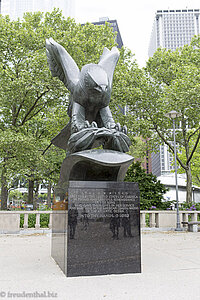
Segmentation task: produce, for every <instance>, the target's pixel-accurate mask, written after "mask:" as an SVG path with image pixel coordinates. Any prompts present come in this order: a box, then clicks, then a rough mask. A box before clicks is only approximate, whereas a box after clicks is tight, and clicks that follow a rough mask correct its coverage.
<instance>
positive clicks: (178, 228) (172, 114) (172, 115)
mask: <svg viewBox="0 0 200 300" xmlns="http://www.w3.org/2000/svg"><path fill="white" fill-rule="evenodd" d="M165 116H166V117H168V118H170V119H172V120H173V136H174V164H175V184H176V231H181V230H182V229H181V224H180V215H179V201H178V177H177V162H176V136H175V119H176V118H177V117H180V116H181V113H179V112H177V111H175V110H172V111H170V112H169V113H167V114H166V115H165Z"/></svg>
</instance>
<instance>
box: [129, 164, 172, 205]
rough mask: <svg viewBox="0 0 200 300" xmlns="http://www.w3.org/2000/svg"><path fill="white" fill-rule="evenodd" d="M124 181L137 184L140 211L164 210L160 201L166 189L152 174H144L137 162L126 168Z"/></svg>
mask: <svg viewBox="0 0 200 300" xmlns="http://www.w3.org/2000/svg"><path fill="white" fill-rule="evenodd" d="M125 181H129V182H138V185H139V190H140V208H141V209H151V208H152V207H156V208H159V209H163V208H164V205H165V204H164V203H163V202H162V200H163V195H164V193H166V191H167V188H166V187H165V186H164V185H163V184H162V183H161V182H160V181H158V180H157V178H156V176H154V175H153V174H152V173H150V174H146V173H145V170H144V169H142V167H141V164H140V163H139V162H134V163H133V164H132V165H131V166H130V167H129V168H128V171H127V174H126V177H125Z"/></svg>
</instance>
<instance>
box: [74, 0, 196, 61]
mask: <svg viewBox="0 0 200 300" xmlns="http://www.w3.org/2000/svg"><path fill="white" fill-rule="evenodd" d="M75 3H76V4H75V20H76V21H77V22H80V23H85V22H96V21H99V18H100V17H108V18H109V19H110V20H115V19H116V20H117V23H118V26H119V30H120V33H121V37H122V40H123V43H124V46H125V47H127V48H129V49H130V50H131V51H132V53H134V54H135V59H136V61H137V63H138V64H139V66H140V67H144V66H145V62H146V61H147V60H148V47H149V41H150V36H151V31H152V26H153V21H154V16H155V13H156V11H157V10H160V9H184V8H193V9H195V8H196V9H200V1H199V0H190V1H188V0H136V1H134V0H123V1H120V0H75Z"/></svg>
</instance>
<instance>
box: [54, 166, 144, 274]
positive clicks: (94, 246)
mask: <svg viewBox="0 0 200 300" xmlns="http://www.w3.org/2000/svg"><path fill="white" fill-rule="evenodd" d="M112 164H114V162H111V165H112ZM101 168H102V171H101V173H103V171H104V170H103V166H102V167H101ZM76 169H77V172H78V168H76ZM114 170H115V174H117V173H116V167H115V169H114ZM119 170H120V168H119ZM89 171H90V170H89V169H87V172H89ZM91 172H92V170H91ZM123 172H124V171H123ZM124 173H125V172H124ZM91 174H92V173H91ZM114 176H115V177H116V175H114ZM67 178H68V179H69V180H68V181H62V185H61V186H60V187H59V188H58V190H57V198H56V199H55V201H54V207H53V229H52V257H53V258H54V259H55V261H56V262H57V263H58V265H59V266H60V268H61V269H62V270H63V272H64V273H65V274H66V276H68V277H72V276H92V275H105V274H126V273H139V272H141V248H140V209H139V189H138V184H137V183H133V182H120V181H111V180H110V181H106V180H105V178H104V180H101V181H98V180H96V178H95V177H94V180H93V181H92V180H91V179H90V180H70V179H71V178H70V176H68V177H67ZM63 182H64V184H63Z"/></svg>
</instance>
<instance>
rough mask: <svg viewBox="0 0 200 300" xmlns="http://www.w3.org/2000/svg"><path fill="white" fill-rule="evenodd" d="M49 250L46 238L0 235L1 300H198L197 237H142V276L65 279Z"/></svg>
mask: <svg viewBox="0 0 200 300" xmlns="http://www.w3.org/2000/svg"><path fill="white" fill-rule="evenodd" d="M50 250H51V234H50V233H47V234H31V235H28V234H27V235H26V234H23V235H3V234H2V235H0V299H14V298H15V299H35V298H36V299H37V298H39V299H61V300H65V299H66V300H86V299H87V300H101V299H102V300H103V299H104V300H111V299H112V300H140V299H142V300H143V299H145V300H146V299H147V300H149V299H154V300H155V299H160V300H162V299H166V300H169V299H176V300H177V299H178V300H179V299H192V300H196V299H200V232H198V233H193V232H191V233H188V232H160V231H159V232H158V231H157V232H156V231H154V232H152V231H149V232H143V233H142V273H141V274H128V275H107V276H96V277H77V278H66V277H65V276H64V274H63V273H62V271H61V270H60V269H59V267H58V266H57V265H56V263H55V262H54V260H53V259H52V258H51V256H50ZM42 295H43V297H42ZM39 296H40V297H39Z"/></svg>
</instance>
